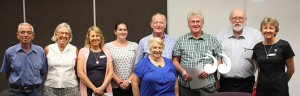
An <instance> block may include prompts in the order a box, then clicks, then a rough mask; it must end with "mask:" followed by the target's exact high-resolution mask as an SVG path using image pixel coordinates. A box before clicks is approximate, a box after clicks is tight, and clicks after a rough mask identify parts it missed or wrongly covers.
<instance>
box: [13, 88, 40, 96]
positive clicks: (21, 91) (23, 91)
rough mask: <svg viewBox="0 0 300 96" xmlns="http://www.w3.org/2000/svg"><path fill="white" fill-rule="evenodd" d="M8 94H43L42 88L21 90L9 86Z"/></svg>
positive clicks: (14, 95)
mask: <svg viewBox="0 0 300 96" xmlns="http://www.w3.org/2000/svg"><path fill="white" fill-rule="evenodd" d="M8 96H42V92H41V89H40V88H35V89H32V90H19V89H14V88H9V89H8Z"/></svg>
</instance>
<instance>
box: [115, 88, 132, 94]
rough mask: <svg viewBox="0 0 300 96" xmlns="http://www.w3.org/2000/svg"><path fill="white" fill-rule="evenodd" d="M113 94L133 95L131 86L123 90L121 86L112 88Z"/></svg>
mask: <svg viewBox="0 0 300 96" xmlns="http://www.w3.org/2000/svg"><path fill="white" fill-rule="evenodd" d="M113 95H114V96H133V93H132V87H131V86H128V88H127V89H125V90H123V89H122V88H113Z"/></svg>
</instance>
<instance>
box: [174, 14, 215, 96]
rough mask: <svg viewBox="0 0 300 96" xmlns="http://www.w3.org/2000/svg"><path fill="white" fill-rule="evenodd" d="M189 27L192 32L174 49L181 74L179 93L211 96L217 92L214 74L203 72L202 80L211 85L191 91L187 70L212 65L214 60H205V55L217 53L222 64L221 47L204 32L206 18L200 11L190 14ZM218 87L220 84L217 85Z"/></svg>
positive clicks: (201, 74) (189, 95)
mask: <svg viewBox="0 0 300 96" xmlns="http://www.w3.org/2000/svg"><path fill="white" fill-rule="evenodd" d="M187 19H188V26H189V29H190V32H189V33H187V34H185V35H183V36H181V37H180V38H178V39H177V41H176V44H175V46H174V48H173V63H174V66H175V68H176V70H177V71H178V72H179V73H180V74H179V93H180V96H211V95H212V94H214V93H215V92H216V87H215V86H214V85H215V77H216V76H214V74H208V73H207V72H205V71H203V70H201V71H200V73H199V77H200V78H204V79H207V80H208V82H209V84H208V85H207V86H205V87H203V88H198V89H191V87H190V84H189V81H191V80H192V79H197V78H191V76H190V75H189V74H188V73H187V71H186V69H188V68H192V67H194V66H197V65H198V64H202V65H203V66H204V64H212V63H213V60H212V59H207V58H204V57H206V55H205V53H209V52H213V53H216V58H217V62H218V64H220V63H221V60H220V56H219V55H218V54H219V53H221V45H220V43H219V42H218V41H217V39H216V38H215V37H213V36H211V35H209V34H207V33H205V32H203V31H202V27H203V25H204V16H203V15H202V13H201V12H199V11H192V12H190V13H189V15H188V17H187ZM216 79H217V78H216ZM216 85H217V86H218V84H216Z"/></svg>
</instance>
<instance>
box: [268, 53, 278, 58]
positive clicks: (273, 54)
mask: <svg viewBox="0 0 300 96" xmlns="http://www.w3.org/2000/svg"><path fill="white" fill-rule="evenodd" d="M268 56H270V57H271V56H276V53H270V54H268Z"/></svg>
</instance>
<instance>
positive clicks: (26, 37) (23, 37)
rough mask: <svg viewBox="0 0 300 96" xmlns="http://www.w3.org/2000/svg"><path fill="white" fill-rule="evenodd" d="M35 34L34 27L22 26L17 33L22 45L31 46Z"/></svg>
mask: <svg viewBox="0 0 300 96" xmlns="http://www.w3.org/2000/svg"><path fill="white" fill-rule="evenodd" d="M34 35H35V34H34V33H33V32H32V26H30V25H21V26H20V29H19V31H18V32H17V38H18V39H19V40H20V43H22V44H30V43H31V41H32V40H33V39H34Z"/></svg>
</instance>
